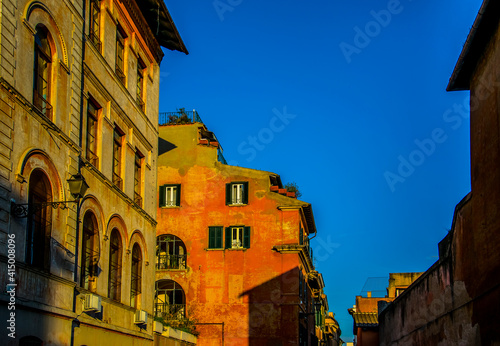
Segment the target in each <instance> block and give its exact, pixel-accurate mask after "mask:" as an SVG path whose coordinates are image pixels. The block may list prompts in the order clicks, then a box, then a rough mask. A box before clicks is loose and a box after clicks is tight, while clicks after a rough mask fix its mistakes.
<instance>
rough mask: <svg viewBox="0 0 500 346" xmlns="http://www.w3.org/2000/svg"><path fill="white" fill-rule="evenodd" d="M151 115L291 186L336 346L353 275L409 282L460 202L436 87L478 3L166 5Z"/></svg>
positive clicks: (449, 130) (463, 175)
mask: <svg viewBox="0 0 500 346" xmlns="http://www.w3.org/2000/svg"><path fill="white" fill-rule="evenodd" d="M166 4H167V7H168V9H169V11H170V13H171V15H172V18H173V20H174V22H175V24H176V26H177V28H178V30H179V32H180V34H181V36H182V38H183V40H184V42H185V44H186V46H187V48H188V50H189V52H190V54H189V55H188V56H185V55H184V54H181V53H179V52H170V51H165V57H164V59H163V61H162V64H161V73H160V76H161V84H160V88H161V89H160V112H165V111H175V110H176V109H178V108H180V107H184V108H186V109H189V110H191V109H196V110H197V111H198V112H199V113H200V115H201V117H202V119H203V121H204V123H205V124H206V125H207V126H208V128H209V129H210V130H211V131H214V132H215V133H216V135H217V137H218V138H219V140H220V142H221V144H222V146H223V148H224V156H225V157H226V159H227V160H228V161H229V162H230V163H232V164H235V165H239V166H244V167H250V168H254V169H261V170H266V171H272V172H275V173H277V174H280V175H281V178H282V181H283V182H284V183H286V182H292V181H294V182H296V183H297V184H298V185H299V187H300V191H301V192H302V198H301V199H302V200H304V201H306V202H310V203H312V205H313V211H314V216H315V220H316V226H317V228H318V235H317V237H316V238H315V239H314V240H313V241H312V245H313V248H314V251H315V254H316V255H315V257H316V265H317V268H318V270H319V271H321V272H322V273H323V277H324V280H325V284H326V288H325V291H326V293H327V295H328V301H329V305H330V310H331V311H333V312H334V313H335V314H336V318H337V320H338V321H339V323H340V326H341V329H342V335H343V339H344V340H349V339H350V338H351V337H352V318H351V317H350V316H349V314H348V313H347V308H349V307H352V305H353V304H354V300H355V296H356V295H358V294H360V292H361V289H362V287H363V284H364V282H365V281H366V279H367V278H368V277H381V276H388V274H389V273H391V272H412V271H425V270H426V269H427V268H428V267H430V266H431V265H432V263H434V262H435V261H436V259H437V243H438V242H439V241H440V240H441V239H442V238H443V237H444V236H445V235H446V233H447V231H448V230H449V229H450V227H451V221H452V216H453V210H454V207H455V205H456V204H457V203H458V202H459V201H460V200H461V199H462V198H463V197H464V196H465V195H466V194H467V193H468V192H469V191H470V170H469V165H470V158H469V121H468V100H469V99H468V93H467V92H452V93H449V92H446V90H445V89H446V85H447V83H448V79H449V78H450V76H451V73H452V71H453V68H454V66H455V63H456V61H457V59H458V56H459V54H460V51H461V49H462V46H463V44H464V43H465V40H466V37H467V34H468V32H469V30H470V27H471V26H472V23H473V21H474V18H475V17H476V14H477V12H478V10H479V7H480V5H481V1H480V0H454V1H452V0H441V1H431V0H413V1H412V0H400V1H398V0H389V1H387V0H385V1H379V0H373V1H367V0H354V1H347V0H344V1H326V0H315V1H309V2H306V1H304V0H302V1H298V0H290V1H286V2H285V1H273V2H269V1H260V0H254V1H246V0H220V1H219V0H217V1H192V0H183V1H180V0H167V1H166Z"/></svg>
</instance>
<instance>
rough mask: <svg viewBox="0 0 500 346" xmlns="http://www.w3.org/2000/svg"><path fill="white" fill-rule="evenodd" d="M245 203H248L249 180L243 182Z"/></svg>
mask: <svg viewBox="0 0 500 346" xmlns="http://www.w3.org/2000/svg"><path fill="white" fill-rule="evenodd" d="M243 204H248V181H245V182H244V183H243Z"/></svg>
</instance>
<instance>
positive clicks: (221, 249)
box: [205, 248, 224, 251]
mask: <svg viewBox="0 0 500 346" xmlns="http://www.w3.org/2000/svg"><path fill="white" fill-rule="evenodd" d="M205 250H206V251H224V249H223V248H220V249H205Z"/></svg>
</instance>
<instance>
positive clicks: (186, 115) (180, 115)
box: [158, 108, 227, 165]
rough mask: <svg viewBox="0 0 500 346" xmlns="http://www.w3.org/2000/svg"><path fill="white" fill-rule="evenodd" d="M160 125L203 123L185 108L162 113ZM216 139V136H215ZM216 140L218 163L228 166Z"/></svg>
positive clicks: (160, 114) (196, 113)
mask: <svg viewBox="0 0 500 346" xmlns="http://www.w3.org/2000/svg"><path fill="white" fill-rule="evenodd" d="M158 123H159V125H160V126H164V125H182V124H193V123H202V124H203V121H202V120H201V117H200V114H198V112H197V111H195V110H194V109H193V110H192V111H187V110H185V109H184V108H180V109H179V110H177V111H176V112H161V113H159V120H158ZM214 137H215V134H214ZM215 140H216V141H217V142H218V149H217V161H219V162H220V163H222V164H225V165H227V161H226V159H225V158H224V155H222V152H223V149H222V146H221V145H220V142H219V141H218V140H217V137H215Z"/></svg>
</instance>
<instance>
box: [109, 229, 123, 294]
mask: <svg viewBox="0 0 500 346" xmlns="http://www.w3.org/2000/svg"><path fill="white" fill-rule="evenodd" d="M121 280H122V241H121V238H120V233H119V232H118V230H117V229H116V228H114V229H113V230H112V231H111V237H110V245H109V281H108V297H109V298H111V299H113V300H116V301H118V302H119V301H120V298H121V296H120V293H121Z"/></svg>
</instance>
